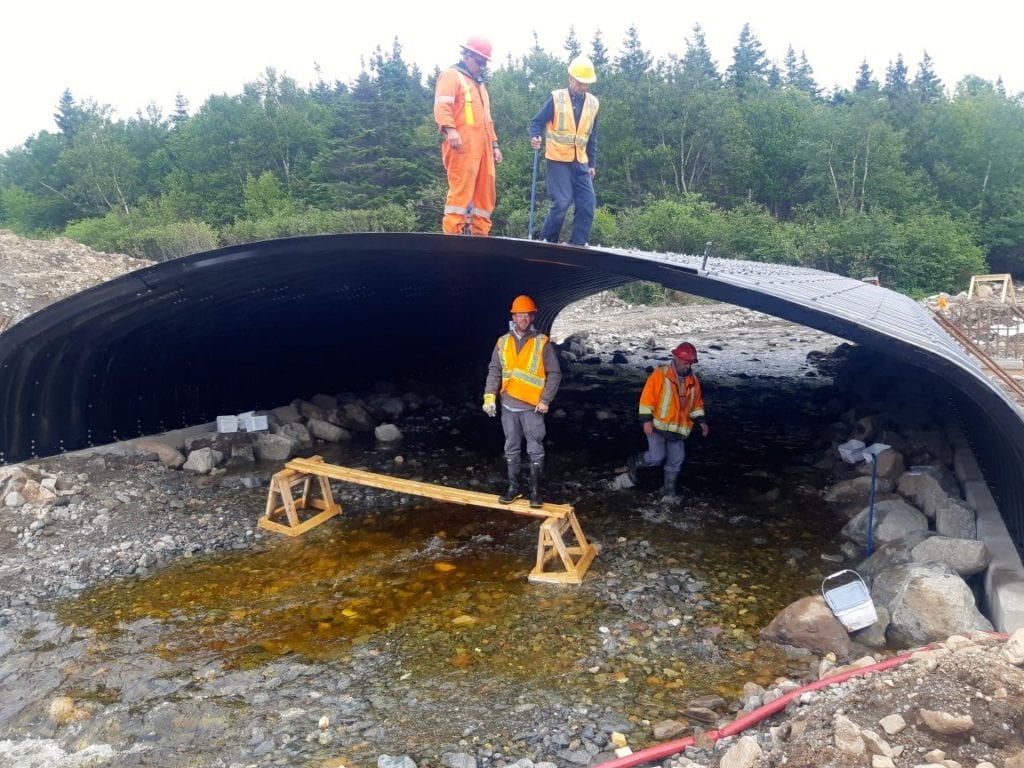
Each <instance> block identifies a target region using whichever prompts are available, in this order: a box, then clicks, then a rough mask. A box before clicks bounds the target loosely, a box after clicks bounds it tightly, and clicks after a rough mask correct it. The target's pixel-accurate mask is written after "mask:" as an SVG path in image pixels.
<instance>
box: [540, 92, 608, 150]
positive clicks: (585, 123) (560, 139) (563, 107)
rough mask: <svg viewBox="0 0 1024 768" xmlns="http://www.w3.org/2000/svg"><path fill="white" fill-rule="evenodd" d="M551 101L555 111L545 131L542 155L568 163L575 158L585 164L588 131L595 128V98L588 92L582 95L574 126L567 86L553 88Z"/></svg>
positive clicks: (596, 105)
mask: <svg viewBox="0 0 1024 768" xmlns="http://www.w3.org/2000/svg"><path fill="white" fill-rule="evenodd" d="M551 100H552V102H553V103H554V107H555V111H554V115H553V116H552V118H551V122H550V123H548V127H547V132H546V133H545V137H546V138H547V141H546V143H545V148H544V157H545V158H547V159H548V160H554V161H556V162H560V163H571V162H573V161H574V160H575V161H576V162H578V163H587V162H588V160H589V158H587V141H589V140H590V132H591V131H592V130H593V129H594V119H595V118H596V117H597V109H598V107H599V106H600V105H599V103H598V101H597V97H596V96H594V95H593V94H591V93H588V94H586V95H585V98H584V100H583V109H582V110H581V111H580V124H579V125H576V115H575V114H573V111H572V99H571V98H570V96H569V89H568V88H563V89H561V90H560V91H552V92H551Z"/></svg>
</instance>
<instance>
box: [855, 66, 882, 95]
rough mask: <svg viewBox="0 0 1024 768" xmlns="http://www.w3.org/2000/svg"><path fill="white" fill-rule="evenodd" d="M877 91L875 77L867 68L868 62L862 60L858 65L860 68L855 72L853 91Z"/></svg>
mask: <svg viewBox="0 0 1024 768" xmlns="http://www.w3.org/2000/svg"><path fill="white" fill-rule="evenodd" d="M877 89H878V81H877V80H875V76H874V75H873V74H872V73H871V67H869V66H868V60H867V59H864V61H862V62H861V63H860V68H859V69H858V70H857V81H856V82H855V83H854V84H853V90H854V91H856V92H857V93H862V92H864V91H873V90H877Z"/></svg>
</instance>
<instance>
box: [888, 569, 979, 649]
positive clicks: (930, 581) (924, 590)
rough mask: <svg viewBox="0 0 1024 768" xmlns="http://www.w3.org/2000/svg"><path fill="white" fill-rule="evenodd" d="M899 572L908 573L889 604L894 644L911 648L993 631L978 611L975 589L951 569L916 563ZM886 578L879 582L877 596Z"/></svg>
mask: <svg viewBox="0 0 1024 768" xmlns="http://www.w3.org/2000/svg"><path fill="white" fill-rule="evenodd" d="M899 568H902V569H905V570H904V576H905V578H903V579H902V580H901V582H902V583H901V586H900V587H899V589H898V590H897V592H896V595H895V597H893V599H892V601H891V602H889V604H888V608H889V629H888V637H889V639H890V640H891V641H892V642H893V643H896V644H898V645H900V646H903V647H911V646H914V645H925V644H927V643H931V642H937V641H941V640H945V639H946V638H947V637H949V636H950V635H968V634H970V633H971V632H973V631H980V632H991V631H992V630H993V627H992V623H991V622H990V621H989V620H988V619H986V618H985V617H984V616H983V615H982V614H981V612H980V611H979V610H978V606H977V605H976V604H975V601H974V593H973V592H972V591H971V588H970V587H969V586H967V583H966V582H965V581H964V580H963V579H962V578H960V576H958V575H957V574H956V573H954V572H953V570H952V569H950V568H949V566H947V565H940V564H937V563H925V564H918V563H912V564H908V565H905V566H899ZM882 576H884V574H881V575H880V576H879V578H878V579H876V580H875V586H874V588H873V589H872V593H873V594H874V593H876V592H877V585H878V582H879V580H881V578H882Z"/></svg>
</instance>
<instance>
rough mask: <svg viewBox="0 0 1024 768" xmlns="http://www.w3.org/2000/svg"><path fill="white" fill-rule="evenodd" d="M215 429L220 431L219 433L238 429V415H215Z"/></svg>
mask: <svg viewBox="0 0 1024 768" xmlns="http://www.w3.org/2000/svg"><path fill="white" fill-rule="evenodd" d="M217 431H218V432H221V433H225V432H237V431H238V417H237V416H218V417H217Z"/></svg>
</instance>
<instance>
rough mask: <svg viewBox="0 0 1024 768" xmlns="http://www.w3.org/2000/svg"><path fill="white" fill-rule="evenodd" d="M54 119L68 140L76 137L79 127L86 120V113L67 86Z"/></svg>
mask: <svg viewBox="0 0 1024 768" xmlns="http://www.w3.org/2000/svg"><path fill="white" fill-rule="evenodd" d="M53 120H54V122H55V123H56V124H57V128H58V129H60V132H61V133H62V134H64V138H66V139H68V141H70V140H72V139H74V138H75V134H76V133H77V132H78V129H79V128H80V127H81V126H82V123H84V122H85V115H84V114H83V111H82V109H81V107H79V106H78V104H76V103H75V97H74V96H72V95H71V90H70V89H68V88H65V89H64V93H62V94H61V95H60V102H59V103H58V104H57V111H56V112H54V114H53Z"/></svg>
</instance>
